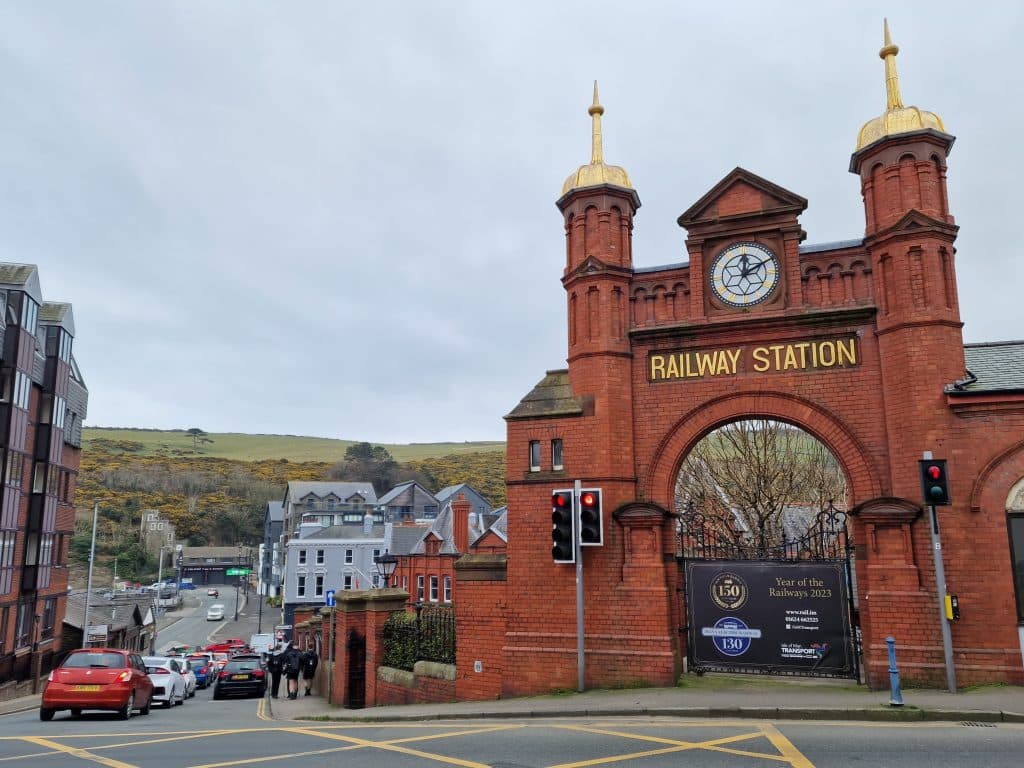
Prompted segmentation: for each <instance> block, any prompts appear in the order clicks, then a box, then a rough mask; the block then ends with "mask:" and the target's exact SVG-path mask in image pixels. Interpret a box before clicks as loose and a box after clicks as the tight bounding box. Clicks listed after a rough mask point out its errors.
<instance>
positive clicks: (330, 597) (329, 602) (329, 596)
mask: <svg viewBox="0 0 1024 768" xmlns="http://www.w3.org/2000/svg"><path fill="white" fill-rule="evenodd" d="M324 605H326V606H327V607H328V608H333V607H334V590H333V589H328V590H327V591H326V592H324Z"/></svg>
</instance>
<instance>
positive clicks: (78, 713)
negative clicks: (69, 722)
mask: <svg viewBox="0 0 1024 768" xmlns="http://www.w3.org/2000/svg"><path fill="white" fill-rule="evenodd" d="M71 716H72V717H81V716H82V710H80V709H72V710H71Z"/></svg>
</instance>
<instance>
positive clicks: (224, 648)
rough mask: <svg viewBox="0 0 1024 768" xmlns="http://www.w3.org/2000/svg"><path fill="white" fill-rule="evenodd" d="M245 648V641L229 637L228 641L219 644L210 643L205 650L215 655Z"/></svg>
mask: <svg viewBox="0 0 1024 768" xmlns="http://www.w3.org/2000/svg"><path fill="white" fill-rule="evenodd" d="M244 646H245V640H243V639H242V638H240V637H229V638H227V639H226V640H221V641H220V642H219V643H210V644H209V645H208V646H206V648H204V649H203V650H205V651H212V652H214V653H231V652H232V651H234V650H235V649H236V648H242V647H244Z"/></svg>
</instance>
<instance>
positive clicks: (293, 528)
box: [282, 480, 378, 536]
mask: <svg viewBox="0 0 1024 768" xmlns="http://www.w3.org/2000/svg"><path fill="white" fill-rule="evenodd" d="M377 503H378V502H377V492H376V491H375V490H374V489H373V484H372V483H370V482H362V481H360V482H342V481H335V480H329V481H306V480H292V481H290V482H289V483H288V487H287V488H286V489H285V493H284V500H283V501H282V505H283V507H284V533H285V534H287V535H288V536H294V535H296V532H297V531H298V528H299V525H300V524H301V523H302V522H304V521H307V522H318V523H320V524H322V525H327V526H330V525H338V524H341V523H357V524H360V525H361V524H362V521H363V515H364V514H365V513H366V512H367V510H370V511H372V510H373V508H374V506H375V505H376V504H377Z"/></svg>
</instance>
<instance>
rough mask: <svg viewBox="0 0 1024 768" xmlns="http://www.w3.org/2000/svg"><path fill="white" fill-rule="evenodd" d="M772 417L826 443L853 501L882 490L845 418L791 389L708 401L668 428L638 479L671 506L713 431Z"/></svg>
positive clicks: (648, 493)
mask: <svg viewBox="0 0 1024 768" xmlns="http://www.w3.org/2000/svg"><path fill="white" fill-rule="evenodd" d="M756 418H769V419H777V420H779V421H784V422H787V423H789V424H792V425H794V426H797V427H800V428H801V429H803V430H804V431H805V432H808V433H809V434H811V435H813V436H814V437H816V438H817V439H818V440H820V441H821V442H822V443H824V444H825V445H826V446H827V447H828V448H829V450H831V451H832V453H833V455H834V456H835V457H836V459H837V460H838V461H839V463H840V465H841V466H842V467H843V471H844V472H845V473H846V479H847V485H848V488H847V492H848V499H849V505H850V506H851V507H852V506H854V505H855V504H857V503H858V502H859V501H862V500H866V499H871V498H874V497H876V496H879V495H880V493H881V484H880V483H879V481H878V477H877V473H876V471H875V470H874V469H873V467H872V465H871V461H870V457H869V455H868V453H867V452H866V451H865V449H864V448H863V446H862V445H861V444H860V443H859V442H858V441H857V439H856V438H855V437H854V436H853V435H852V434H851V433H850V430H849V429H847V428H846V427H845V426H844V425H843V423H842V422H841V421H839V420H838V419H836V418H835V417H834V416H832V415H831V414H829V413H827V412H826V411H825V410H824V409H823V408H821V407H820V406H818V405H816V404H815V403H813V402H811V401H809V400H806V399H804V398H802V397H799V396H797V395H792V394H789V393H776V392H764V393H761V394H759V395H758V396H757V397H756V398H751V396H750V395H749V394H746V393H731V394H727V395H722V396H721V397H718V398H716V399H714V400H711V401H708V402H706V403H702V404H701V405H700V406H697V407H695V408H693V409H692V410H691V411H689V412H688V413H684V414H682V415H681V416H680V417H679V418H678V419H677V420H676V421H675V423H673V424H672V425H671V426H670V427H669V428H668V429H666V431H665V437H664V438H663V439H662V440H661V442H660V444H659V446H658V449H657V450H656V451H655V453H654V458H653V460H652V462H651V471H650V472H649V473H648V474H647V475H644V476H641V477H640V478H638V480H639V482H638V487H639V488H642V489H643V491H644V494H645V497H646V498H649V499H652V500H660V502H661V503H662V504H663V505H664V506H665V507H666V508H668V509H671V508H672V498H673V493H674V491H675V484H676V479H677V477H678V476H679V470H680V467H681V466H682V463H683V461H684V460H685V459H686V456H687V455H688V454H689V453H690V450H691V449H692V448H693V446H694V445H695V444H696V443H697V442H698V441H699V440H700V439H701V438H703V437H704V436H705V435H706V434H708V432H710V431H711V430H713V429H715V428H716V427H719V426H722V425H723V424H727V423H729V422H732V421H737V420H739V419H756Z"/></svg>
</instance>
